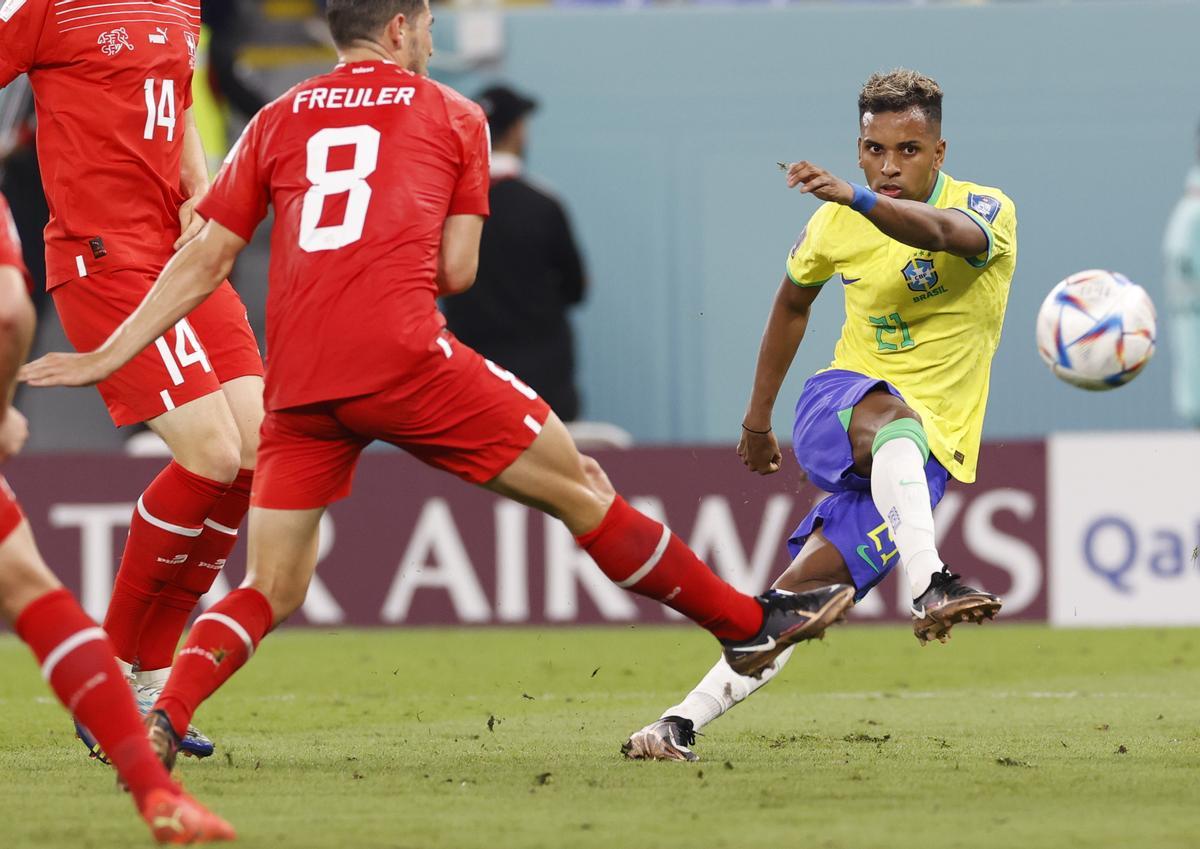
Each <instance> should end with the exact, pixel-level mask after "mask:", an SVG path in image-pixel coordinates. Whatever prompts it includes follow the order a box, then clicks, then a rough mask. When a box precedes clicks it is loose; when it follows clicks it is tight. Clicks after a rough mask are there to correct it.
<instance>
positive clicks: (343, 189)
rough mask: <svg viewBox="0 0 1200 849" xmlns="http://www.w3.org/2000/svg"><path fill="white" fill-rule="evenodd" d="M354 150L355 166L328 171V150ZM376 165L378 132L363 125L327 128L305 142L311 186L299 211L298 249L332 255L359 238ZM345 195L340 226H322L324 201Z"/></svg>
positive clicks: (364, 220) (307, 173) (306, 169)
mask: <svg viewBox="0 0 1200 849" xmlns="http://www.w3.org/2000/svg"><path fill="white" fill-rule="evenodd" d="M343 146H346V147H349V146H353V147H354V164H353V166H351V167H350V168H347V169H344V170H341V171H330V170H329V150H330V148H333V147H343ZM378 164H379V130H377V129H375V128H374V127H370V126H367V125H366V124H359V125H358V126H354V127H326V128H325V129H323V130H320V131H319V132H317V133H314V134H313V135H312V137H311V138H309V140H308V147H307V163H306V165H305V176H307V177H308V182H309V183H310V184H311V185H310V187H309V189H308V191H306V192H305V193H304V202H303V204H302V205H301V207H300V240H299V241H300V248H301V250H304V251H307V252H308V253H315V252H317V251H332V250H334V249H336V248H343V247H345V246H346V245H349V244H353V243H354V242H357V241H358V240H359V239H361V238H362V234H363V224H364V223H365V222H366V220H367V204H369V203H370V202H371V187H370V186H369V185H367V179H366V178H367V177H369V176H371V174H373V173H374V172H375V167H376V166H377V165H378ZM340 194H346V195H347V198H346V214H345V216H344V217H343V218H342V223H341V224H326V225H324V226H321V224H320V221H321V213H322V212H323V211H324V209H325V198H327V197H329V196H330V195H340Z"/></svg>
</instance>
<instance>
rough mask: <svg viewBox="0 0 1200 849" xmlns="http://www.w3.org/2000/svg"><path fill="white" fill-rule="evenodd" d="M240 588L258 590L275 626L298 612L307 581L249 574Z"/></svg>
mask: <svg viewBox="0 0 1200 849" xmlns="http://www.w3.org/2000/svg"><path fill="white" fill-rule="evenodd" d="M242 586H244V587H250V588H252V589H255V590H258V591H259V592H260V593H262V594H263V596H265V597H266V599H267V601H268V602H269V603H270V605H271V612H272V614H273V615H274V620H275V623H276V624H278V623H280V622H282V621H283V620H285V619H287V618H288V617H289V616H291V615H292V614H293V613H295V612H296V611H297V610H299V609H300V605H302V604H304V597H305V595H307V594H308V582H307V581H300V580H298V579H288V578H286V577H284V576H282V575H269V576H268V575H263V574H261V573H255V572H251V573H250V574H248V575H247V576H246V580H245V582H243V584H242Z"/></svg>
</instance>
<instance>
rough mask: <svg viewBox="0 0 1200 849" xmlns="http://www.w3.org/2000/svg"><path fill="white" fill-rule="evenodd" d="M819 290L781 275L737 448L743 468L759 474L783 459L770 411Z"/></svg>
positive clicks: (770, 468) (818, 287) (816, 287)
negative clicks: (799, 284)
mask: <svg viewBox="0 0 1200 849" xmlns="http://www.w3.org/2000/svg"><path fill="white" fill-rule="evenodd" d="M820 291H821V287H820V286H797V285H796V284H795V283H793V282H792V281H791V278H789V277H784V278H783V281H782V282H781V283H780V284H779V291H778V292H777V293H776V294H775V303H774V304H772V306H771V314H770V315H769V316H768V317H767V326H766V329H765V330H763V335H762V342H761V343H760V344H759V346H758V362H757V364H756V365H755V367H754V387H753V389H751V391H750V402H749V403H748V404H747V405H746V415H745V417H744V418H743V419H742V435H741V438H740V439H739V441H738V449H737V451H738V456H739V457H741V458H742V462H743V463H745V464H746V468H748V469H750V470H751V471H753V472H758V473H759V474H761V475H768V474H771V473H772V472H777V471H779V466H780V464H781V463H782V462H783V455H782V453H781V452H780V451H779V441H778V440H777V439H776V438H775V434H774V433H773V432H772V431H771V414H772V412H773V411H774V410H775V399H776V398H778V397H779V387H781V386H782V385H783V379H784V378H785V377H787V373H788V369H789V368H790V367H791V365H792V360H794V359H795V358H796V349H797V348H799V347H800V340H802V339H803V338H804V332H805V330H807V329H808V314H809V309H810V308H811V307H812V302H813V301H814V300H815V299H816V297H817V293H818V292H820Z"/></svg>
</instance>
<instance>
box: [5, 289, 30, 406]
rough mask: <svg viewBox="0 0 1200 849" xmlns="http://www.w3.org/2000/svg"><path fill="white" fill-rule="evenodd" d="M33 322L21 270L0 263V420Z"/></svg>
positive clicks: (23, 354)
mask: <svg viewBox="0 0 1200 849" xmlns="http://www.w3.org/2000/svg"><path fill="white" fill-rule="evenodd" d="M36 324H37V317H36V315H35V313H34V310H33V302H32V301H30V300H29V295H28V294H27V293H26V291H25V279H24V277H22V275H21V272H20V271H18V270H17V269H16V268H14V267H13V266H11V265H4V266H0V393H2V395H0V421H2V420H3V419H4V416H5V415H6V414H7V412H8V405H9V402H11V401H12V397H13V393H14V392H15V391H16V387H17V371H18V369H20V367H21V363H23V362H25V357H27V356H28V355H29V347H30V345H32V344H33V331H34V328H35V326H36Z"/></svg>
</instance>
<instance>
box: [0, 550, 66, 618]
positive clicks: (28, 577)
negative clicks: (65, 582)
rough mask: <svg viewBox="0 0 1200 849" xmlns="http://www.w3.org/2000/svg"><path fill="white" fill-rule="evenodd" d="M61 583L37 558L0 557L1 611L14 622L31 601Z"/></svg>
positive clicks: (56, 587)
mask: <svg viewBox="0 0 1200 849" xmlns="http://www.w3.org/2000/svg"><path fill="white" fill-rule="evenodd" d="M60 586H62V585H61V584H60V583H59V582H58V579H57V578H55V577H54V575H53V573H51V571H50V570H49V569H48V568H46V565H45V564H44V563H42V562H41V561H40V559H38V558H25V557H20V558H17V557H3V558H0V613H2V614H3V617H4V619H6V620H7V621H9V622H15V621H16V619H17V617H18V616H20V615H21V611H22V610H24V609H25V607H26V605H28V604H29V603H30V602H31V601H34V600H35V599H37V598H40V597H41V596H43V595H45V594H46V593H48V592H52V591H53V590H56V589H58V588H59V587H60Z"/></svg>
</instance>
